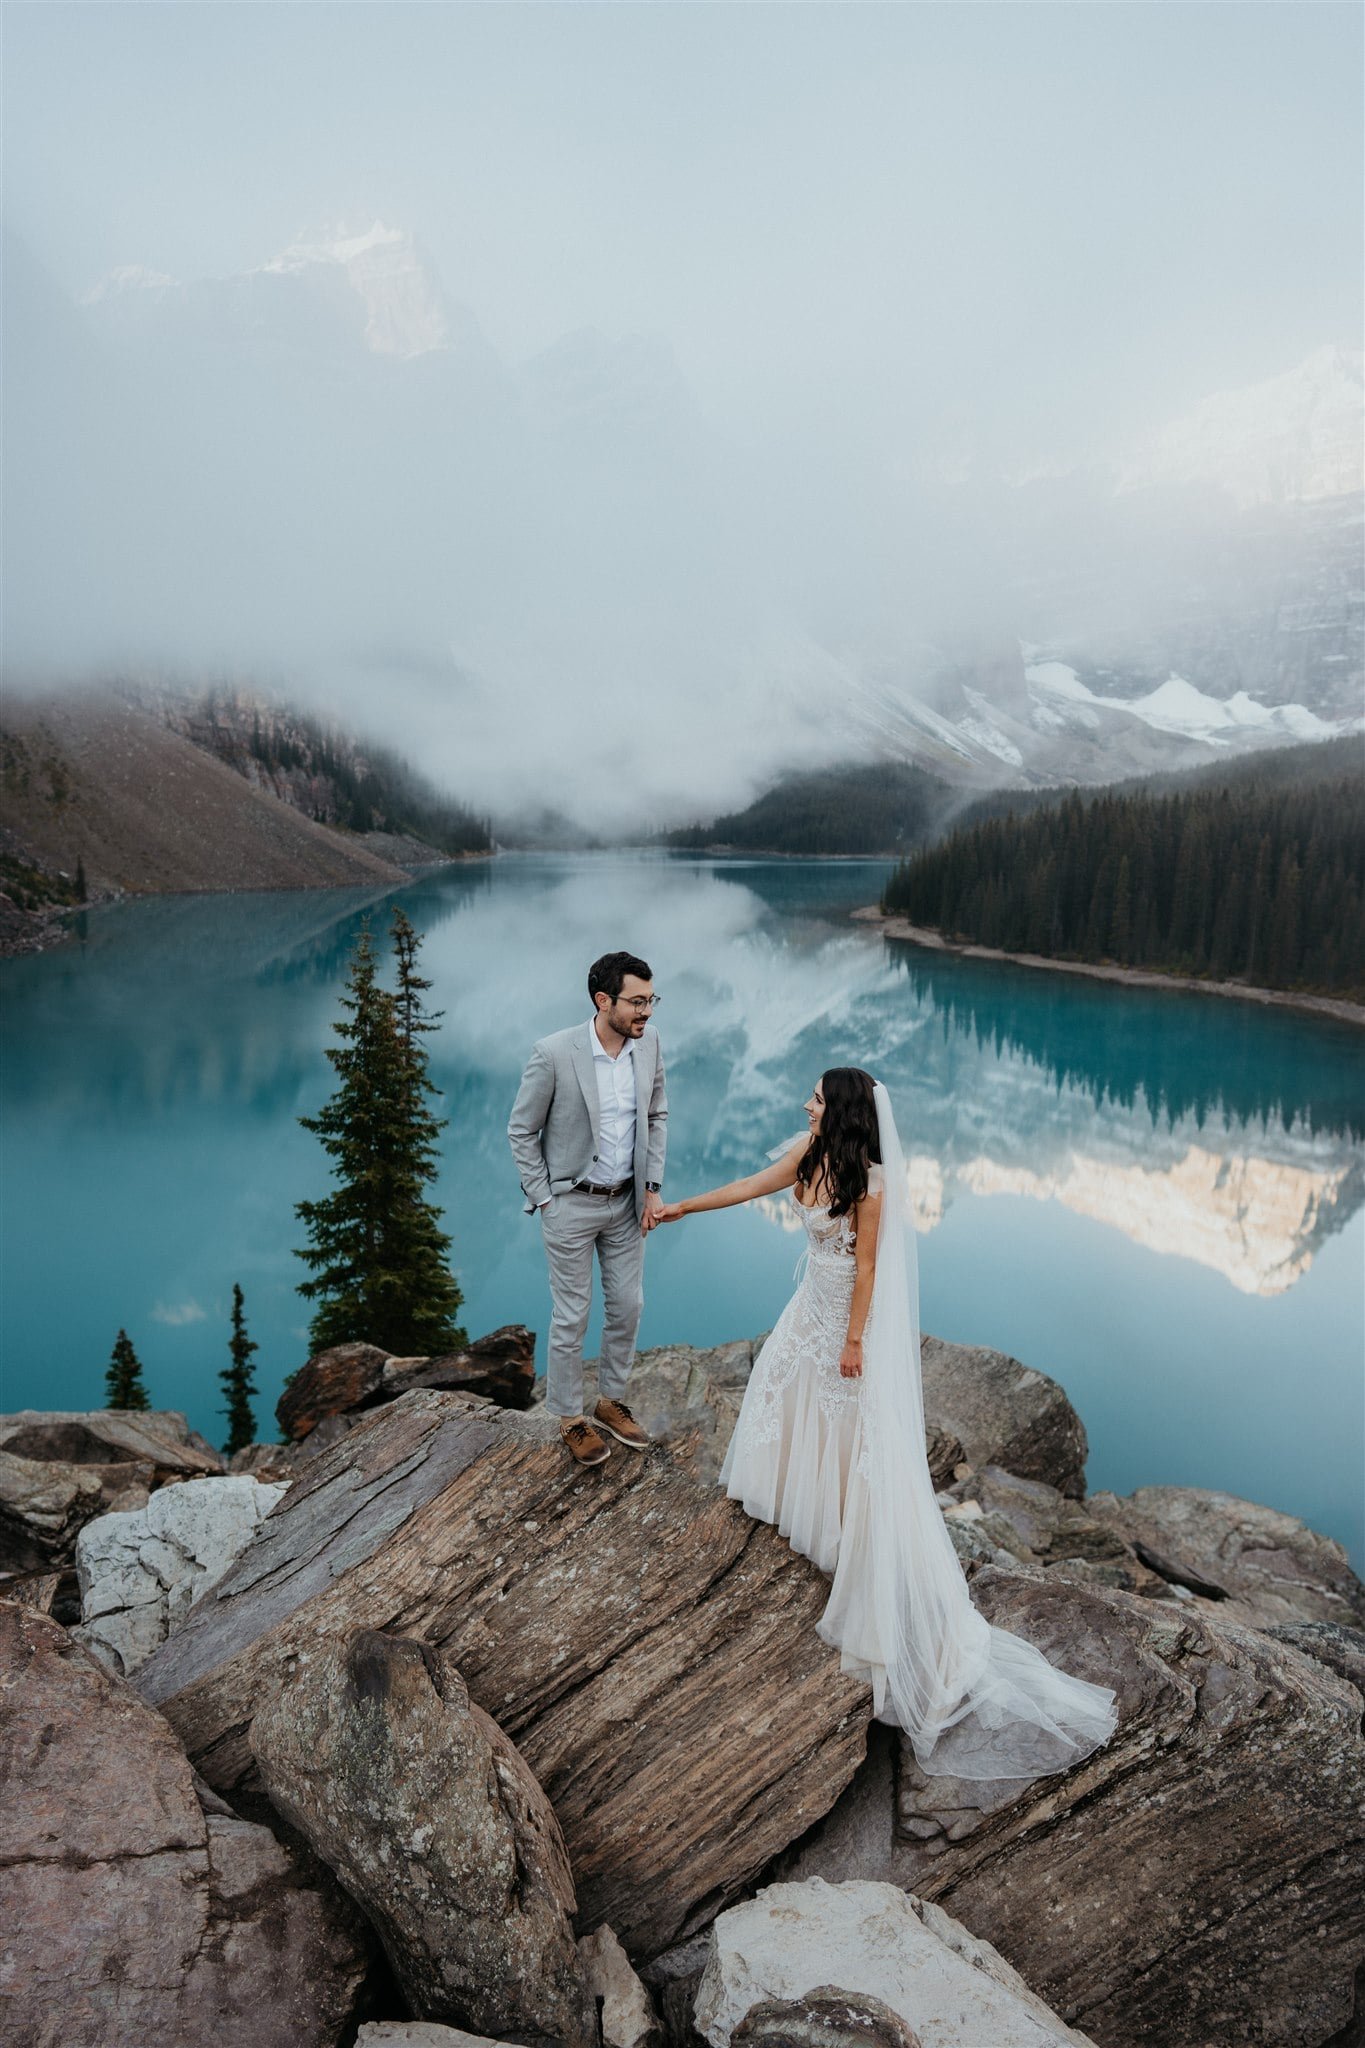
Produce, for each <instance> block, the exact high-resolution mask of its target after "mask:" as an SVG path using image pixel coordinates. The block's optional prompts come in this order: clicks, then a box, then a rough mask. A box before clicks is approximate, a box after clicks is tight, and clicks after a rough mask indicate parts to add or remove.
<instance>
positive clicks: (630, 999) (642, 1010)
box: [616, 996, 663, 1017]
mask: <svg viewBox="0 0 1365 2048" xmlns="http://www.w3.org/2000/svg"><path fill="white" fill-rule="evenodd" d="M616 1000H617V1002H618V1003H624V1004H625V1006H626V1008H627V1009H628V1010H634V1012H635V1014H636V1016H637V1017H646V1016H648V1014H649V1012H650V1011H651V1010H657V1009H658V1007H659V1005H660V1003H661V1002H662V1001H663V997H662V996H618V997H617V998H616Z"/></svg>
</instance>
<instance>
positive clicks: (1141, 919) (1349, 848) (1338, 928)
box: [882, 741, 1365, 998]
mask: <svg viewBox="0 0 1365 2048" xmlns="http://www.w3.org/2000/svg"><path fill="white" fill-rule="evenodd" d="M1292 752H1293V753H1294V754H1295V755H1297V756H1310V757H1312V756H1315V757H1317V758H1308V759H1307V760H1303V761H1301V762H1300V763H1299V764H1298V765H1297V766H1295V765H1294V764H1289V765H1288V766H1287V765H1286V763H1285V762H1284V760H1282V759H1277V758H1276V756H1274V755H1271V756H1268V757H1265V759H1264V761H1263V762H1261V763H1258V762H1257V761H1256V760H1254V759H1253V760H1250V761H1242V762H1239V763H1237V764H1235V765H1236V769H1237V772H1236V773H1228V772H1224V774H1223V775H1222V776H1221V777H1220V778H1219V779H1218V781H1217V783H1216V784H1215V782H1214V780H1213V778H1212V777H1211V776H1209V774H1208V771H1204V772H1203V775H1202V776H1201V779H1200V781H1199V783H1198V784H1196V785H1194V786H1190V785H1188V784H1187V785H1186V786H1185V787H1183V788H1180V787H1176V788H1171V789H1168V790H1166V791H1164V792H1160V793H1158V792H1153V791H1152V790H1151V789H1149V788H1142V787H1138V788H1135V789H1131V790H1128V791H1123V790H1120V789H1114V790H1107V791H1104V792H1101V793H1100V794H1098V795H1096V796H1091V797H1085V796H1082V795H1081V794H1080V793H1079V792H1077V791H1074V790H1073V791H1072V792H1070V793H1069V794H1068V795H1067V796H1066V797H1065V798H1064V799H1062V800H1061V801H1060V802H1056V801H1055V800H1054V802H1053V804H1052V805H1051V806H1049V807H1048V808H1046V809H1039V810H1033V811H1026V812H1024V813H1023V814H1020V813H1019V812H1018V811H1012V812H1010V813H1008V814H1007V815H1005V816H1003V817H994V818H986V819H984V820H981V821H979V822H977V823H975V824H966V823H959V825H958V826H957V827H956V829H955V830H954V831H953V832H952V833H950V834H949V836H948V837H947V838H946V839H945V840H944V841H942V842H941V843H940V844H939V845H937V846H935V847H933V848H931V849H928V850H926V851H924V852H921V853H919V854H918V855H916V856H915V857H913V858H911V859H909V860H907V861H904V862H902V864H901V865H900V867H899V868H898V869H897V870H896V872H895V874H894V875H893V876H892V877H891V880H890V881H889V882H888V884H887V887H886V891H885V894H884V896H883V899H882V907H883V909H884V910H885V911H887V912H889V913H893V914H896V915H899V916H903V917H906V918H908V919H909V920H910V921H911V922H912V923H914V924H918V925H925V926H931V927H933V928H934V929H935V930H937V931H940V932H942V933H943V934H944V935H945V936H947V937H950V938H956V939H966V940H970V941H973V942H975V943H977V944H980V945H985V946H998V947H1000V948H1002V949H1003V950H1005V951H1006V952H1021V953H1038V954H1042V955H1044V956H1045V957H1050V958H1055V959H1067V960H1084V961H1089V962H1111V963H1113V964H1115V965H1118V966H1124V967H1139V968H1153V969H1158V970H1161V971H1163V972H1170V973H1176V974H1183V975H1192V976H1200V977H1209V978H1211V979H1214V980H1243V981H1246V982H1248V983H1250V984H1253V985H1255V986H1259V987H1265V988H1276V989H1297V990H1304V991H1314V992H1319V993H1323V994H1330V995H1337V996H1352V997H1356V998H1361V997H1365V806H1362V802H1361V797H1362V776H1361V763H1360V751H1359V746H1358V743H1353V742H1350V741H1346V742H1337V743H1334V744H1333V745H1332V746H1331V747H1324V748H1315V749H1311V750H1310V749H1294V750H1292ZM1323 756H1329V757H1330V758H1327V759H1324V758H1322V757H1323ZM1258 767H1259V770H1260V772H1258Z"/></svg>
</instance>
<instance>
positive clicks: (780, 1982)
mask: <svg viewBox="0 0 1365 2048" xmlns="http://www.w3.org/2000/svg"><path fill="white" fill-rule="evenodd" d="M711 1944H712V1948H711V1956H710V1960H709V1961H708V1963H707V1966H706V1974H705V1976H704V1977H703V1978H702V1982H701V1989H700V1991H699V1992H698V1994H697V2007H696V2024H697V2029H698V2031H699V2032H700V2033H701V2034H702V2035H703V2037H704V2038H705V2039H706V2040H707V2041H709V2042H710V2043H711V2044H712V2048H730V2043H731V2041H732V2040H736V2041H738V2040H740V2039H741V2032H740V2030H741V2028H742V2027H743V2025H744V2023H745V2022H746V2020H747V2019H748V2018H749V2017H750V2016H751V2015H753V2014H754V2008H755V2007H758V2008H759V2011H760V2013H761V2012H762V2008H763V2004H764V2002H765V2001H781V2002H784V2003H787V2004H788V2005H789V2006H790V2005H791V2004H793V2003H797V2002H799V2003H801V2004H806V2003H807V2002H808V2001H812V2000H813V1999H819V2001H820V2002H821V2004H822V2005H823V2006H824V2014H823V2015H809V2014H807V2015H801V2014H799V2013H798V2014H797V2017H798V2018H800V2019H802V2021H803V2023H804V2024H805V2025H809V2022H810V2019H811V2018H817V2019H818V2018H821V2017H823V2018H824V2019H825V2020H826V2023H832V2022H833V2021H834V2019H835V2017H836V2013H837V2000H838V1994H839V1993H840V1992H843V1993H845V1994H847V1993H850V1992H854V1993H857V1994H859V1995H860V1996H861V1997H862V1998H865V1999H866V1998H871V1999H876V2000H878V2001H880V2003H881V2004H882V2005H884V2006H886V2007H889V2009H890V2011H891V2013H892V2014H894V2015H895V2017H896V2019H898V2020H899V2021H900V2022H901V2024H902V2026H903V2027H904V2028H905V2029H906V2030H907V2032H908V2033H909V2035H910V2038H911V2039H912V2040H913V2041H914V2042H916V2043H917V2044H919V2048H984V2044H985V2043H989V2044H990V2048H1063V2044H1067V2048H1089V2044H1087V2042H1086V2041H1085V2037H1084V2036H1083V2035H1079V2034H1075V2033H1073V2032H1072V2031H1071V2029H1070V2028H1068V2027H1065V2026H1063V2025H1062V2023H1061V2021H1060V2020H1058V2019H1057V2017H1056V2015H1055V2014H1054V2013H1051V2012H1049V2011H1048V2009H1047V2007H1046V2006H1045V2005H1044V2004H1043V2002H1042V2000H1041V1999H1040V1998H1037V1997H1036V1996H1035V1995H1034V1993H1033V1992H1031V1991H1030V1990H1029V1988H1028V1986H1027V1985H1026V1984H1025V1983H1024V1982H1023V1981H1022V1979H1021V1978H1020V1977H1018V1976H1017V1975H1016V1973H1015V1972H1014V1971H1013V1970H1011V1969H1010V1967H1009V1966H1008V1964H1007V1963H1005V1962H1004V1961H1003V1959H1002V1958H1001V1957H1000V1956H998V1955H996V1954H994V1952H993V1951H992V1950H991V1949H990V1947H989V1945H988V1944H987V1943H986V1942H983V1941H980V1940H978V1939H977V1938H976V1937H975V1936H973V1935H971V1934H969V1933H968V1932H967V1930H966V1928H965V1927H959V1926H957V1924H956V1923H955V1922H954V1921H953V1920H951V1919H950V1917H949V1916H948V1914H946V1913H944V1912H942V1911H941V1910H940V1909H939V1908H937V1907H935V1906H932V1905H926V1904H924V1903H923V1902H922V1901H920V1900H919V1899H916V1898H913V1897H911V1896H910V1895H908V1894H907V1893H906V1892H903V1891H902V1890H900V1888H899V1887H898V1886H896V1885H894V1884H878V1883H858V1882H854V1883H849V1884H827V1883H826V1882H825V1881H824V1879H823V1878H818V1877H817V1878H812V1879H811V1880H809V1881H808V1882H807V1883H805V1884H775V1885H769V1886H768V1888H767V1889H766V1890H765V1891H761V1892H760V1893H759V1894H758V1896H757V1898H754V1899H751V1900H749V1901H748V1902H747V1903H746V1904H745V1905H742V1906H735V1907H732V1908H731V1910H730V1911H729V1912H726V1913H722V1914H721V1915H720V1917H719V1919H718V1920H717V1921H716V1923H715V1926H714V1927H713V1928H712V1930H711ZM831 2007H833V2008H834V2009H833V2010H831ZM873 2017H875V2015H873ZM851 2019H852V2015H850V2023H851ZM744 2038H745V2039H750V2038H751V2039H753V2040H754V2041H755V2042H758V2041H762V2042H764V2043H765V2044H768V2048H777V2043H778V2041H779V2040H784V2039H785V2040H789V2041H791V2042H792V2043H793V2044H794V2043H795V2042H796V2041H797V2040H798V2039H800V2038H802V2036H801V2035H799V2034H798V2033H796V2032H795V2031H794V2032H793V2033H791V2034H789V2035H782V2034H780V2033H777V2032H776V2031H775V2030H774V2029H773V2027H772V2026H771V2025H765V2026H762V2027H760V2026H759V2024H758V2021H757V2019H756V2020H755V2028H754V2031H753V2033H752V2034H751V2035H747V2036H744ZM806 2038H809V2039H810V2040H811V2041H812V2042H816V2041H819V2040H820V2039H821V2038H822V2036H821V2034H820V2033H819V2032H813V2033H811V2034H809V2035H808V2036H807V2037H806ZM823 2038H828V2036H824V2037H823ZM855 2038H856V2037H855ZM863 2038H864V2039H866V2040H869V2041H873V2042H876V2044H877V2048H882V2044H883V2043H885V2048H904V2036H899V2040H898V2036H897V2034H896V2033H895V2032H893V2031H890V2030H887V2031H885V2032H879V2033H872V2032H871V2031H869V2032H868V2033H866V2034H865V2035H864V2036H863Z"/></svg>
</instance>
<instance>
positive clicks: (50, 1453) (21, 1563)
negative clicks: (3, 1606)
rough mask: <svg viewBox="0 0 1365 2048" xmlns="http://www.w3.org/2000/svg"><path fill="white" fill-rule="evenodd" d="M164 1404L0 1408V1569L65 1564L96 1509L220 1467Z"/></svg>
mask: <svg viewBox="0 0 1365 2048" xmlns="http://www.w3.org/2000/svg"><path fill="white" fill-rule="evenodd" d="M222 1470H223V1461H222V1459H221V1458H220V1457H219V1455H218V1453H217V1451H215V1450H214V1449H213V1447H212V1445H211V1444H207V1443H205V1441H204V1439H203V1437H201V1436H200V1435H199V1434H198V1433H197V1431H195V1430H192V1429H191V1428H190V1427H189V1425H188V1424H187V1422H186V1420H185V1418H184V1416H183V1415H181V1414H179V1413H178V1412H177V1411H175V1410H172V1409H151V1410H147V1411H145V1412H143V1413H137V1412H135V1411H131V1410H123V1409H105V1408H97V1409H94V1410H92V1411H90V1412H89V1413H86V1414H53V1413H50V1412H48V1411H46V1410H39V1409H32V1408H28V1409H20V1410H18V1411H17V1412H16V1413H14V1414H11V1415H4V1416H0V1571H6V1572H15V1571H33V1570H52V1569H55V1570H57V1571H59V1572H60V1571H63V1570H67V1569H69V1568H70V1566H71V1565H72V1563H73V1562H74V1559H75V1554H76V1538H77V1536H78V1534H79V1533H80V1531H81V1530H82V1529H83V1528H84V1526H85V1524H86V1523H87V1522H89V1521H93V1520H94V1518H95V1516H96V1515H103V1514H108V1513H110V1512H111V1511H117V1510H126V1509H133V1508H138V1507H145V1506H146V1504H147V1501H148V1499H149V1497H150V1495H151V1493H152V1491H153V1489H154V1488H156V1487H158V1486H164V1485H166V1484H168V1483H170V1482H171V1481H173V1480H176V1479H188V1478H194V1477H198V1476H199V1475H200V1474H202V1473H206V1472H221V1471H222Z"/></svg>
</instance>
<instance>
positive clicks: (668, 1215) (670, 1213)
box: [654, 1202, 684, 1223]
mask: <svg viewBox="0 0 1365 2048" xmlns="http://www.w3.org/2000/svg"><path fill="white" fill-rule="evenodd" d="M683 1214H684V1211H683V1205H682V1203H681V1202H660V1204H659V1213H658V1215H657V1216H656V1217H655V1218H654V1221H655V1222H656V1223H680V1222H681V1221H682V1218H683Z"/></svg>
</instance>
